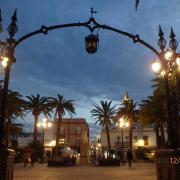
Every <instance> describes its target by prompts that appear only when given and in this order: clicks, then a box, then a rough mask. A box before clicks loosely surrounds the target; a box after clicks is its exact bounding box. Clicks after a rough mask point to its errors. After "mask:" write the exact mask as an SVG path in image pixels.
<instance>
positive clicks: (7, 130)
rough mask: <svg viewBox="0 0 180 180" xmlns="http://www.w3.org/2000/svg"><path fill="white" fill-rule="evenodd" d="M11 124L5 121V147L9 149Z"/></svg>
mask: <svg viewBox="0 0 180 180" xmlns="http://www.w3.org/2000/svg"><path fill="white" fill-rule="evenodd" d="M10 128H11V123H10V122H9V120H8V121H7V123H6V132H7V135H6V138H7V147H9V144H10V134H11V130H10Z"/></svg>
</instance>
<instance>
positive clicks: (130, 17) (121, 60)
mask: <svg viewBox="0 0 180 180" xmlns="http://www.w3.org/2000/svg"><path fill="white" fill-rule="evenodd" d="M134 4H135V2H134V0H111V1H109V0H91V1H90V0H61V1H60V0H24V1H23V0H1V1H0V8H1V10H2V18H3V26H4V32H3V33H2V34H0V39H1V40H2V39H3V40H5V39H6V38H7V37H8V34H7V31H6V28H7V26H8V25H9V22H10V17H11V16H12V13H13V11H14V9H15V8H17V17H18V22H17V24H18V27H19V29H18V33H17V34H16V36H15V38H16V39H18V38H19V37H21V36H22V35H24V34H27V33H29V32H31V31H34V30H37V29H39V28H40V27H41V25H46V26H50V25H57V24H65V23H76V22H85V21H87V20H88V19H89V17H90V7H92V6H93V7H94V9H95V10H96V11H98V14H95V18H96V20H97V22H99V23H100V24H106V25H109V26H112V27H115V28H119V29H121V30H123V31H127V32H129V33H132V34H139V35H140V37H141V38H142V39H143V40H145V41H146V42H148V43H150V44H151V45H152V46H154V47H155V48H157V49H158V47H157V40H158V26H159V25H161V27H162V29H163V31H164V33H165V38H166V39H167V40H168V38H169V33H170V28H171V26H172V27H173V29H174V32H175V33H176V35H177V36H176V38H177V40H178V41H180V33H179V32H180V1H179V0H171V1H169V0H161V1H158V0H151V1H147V0H140V4H139V8H138V11H137V12H136V11H135V8H134ZM89 34H90V32H89V31H88V29H86V28H84V27H80V28H79V27H73V28H66V29H59V30H54V31H50V32H49V33H48V35H46V36H45V35H41V34H40V35H37V36H34V37H32V38H30V39H28V40H26V41H24V42H23V43H22V44H20V45H19V46H18V47H17V48H16V52H15V57H16V59H17V61H16V63H15V64H13V66H12V71H11V76H10V89H12V90H15V91H18V92H20V93H21V94H22V95H23V96H26V95H31V94H33V95H36V94H37V93H39V94H40V95H43V96H53V97H56V95H57V94H63V95H64V97H65V98H66V99H73V100H75V106H76V113H77V116H76V117H84V118H86V119H87V121H88V122H92V119H91V115H90V110H91V109H92V104H94V103H98V102H99V101H100V100H112V101H113V102H114V104H116V103H118V104H120V101H121V100H122V97H123V95H124V92H125V90H126V89H127V90H128V92H129V95H130V96H131V97H132V98H133V99H134V100H135V101H137V102H138V103H139V102H140V101H141V100H142V99H144V98H146V96H148V95H151V93H152V89H151V85H152V83H151V79H153V78H154V77H155V76H154V74H153V72H152V70H151V63H152V61H153V59H155V58H156V56H155V55H154V54H153V52H151V51H150V50H148V49H147V48H146V47H144V46H142V45H140V44H134V43H133V42H132V40H130V39H129V38H127V37H125V36H122V35H120V34H117V33H114V32H111V31H107V30H100V31H99V38H100V44H99V49H98V51H97V53H96V54H93V55H92V54H88V53H87V52H86V51H85V47H84V38H85V36H87V35H89ZM177 51H178V50H177ZM1 78H3V77H2V75H1Z"/></svg>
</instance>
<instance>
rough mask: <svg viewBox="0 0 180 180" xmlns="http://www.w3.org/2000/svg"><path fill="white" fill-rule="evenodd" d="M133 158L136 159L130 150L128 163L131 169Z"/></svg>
mask: <svg viewBox="0 0 180 180" xmlns="http://www.w3.org/2000/svg"><path fill="white" fill-rule="evenodd" d="M133 158H134V157H133V154H132V152H131V150H130V149H128V151H127V155H126V159H127V161H128V165H129V167H131V165H132V161H133Z"/></svg>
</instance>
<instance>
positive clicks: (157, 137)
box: [155, 121, 161, 147]
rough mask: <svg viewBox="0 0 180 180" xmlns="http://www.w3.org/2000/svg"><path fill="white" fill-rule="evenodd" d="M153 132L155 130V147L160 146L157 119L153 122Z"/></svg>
mask: <svg viewBox="0 0 180 180" xmlns="http://www.w3.org/2000/svg"><path fill="white" fill-rule="evenodd" d="M155 132H156V145H157V147H160V146H161V141H160V137H159V125H158V122H157V121H156V123H155Z"/></svg>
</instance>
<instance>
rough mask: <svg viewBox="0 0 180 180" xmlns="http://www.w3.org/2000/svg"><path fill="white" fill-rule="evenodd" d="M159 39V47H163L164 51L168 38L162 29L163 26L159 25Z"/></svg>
mask: <svg viewBox="0 0 180 180" xmlns="http://www.w3.org/2000/svg"><path fill="white" fill-rule="evenodd" d="M158 36H159V39H158V42H157V45H158V46H159V48H160V49H161V51H164V48H165V47H166V40H165V39H164V33H163V31H162V29H161V26H160V25H159V34H158Z"/></svg>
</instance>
